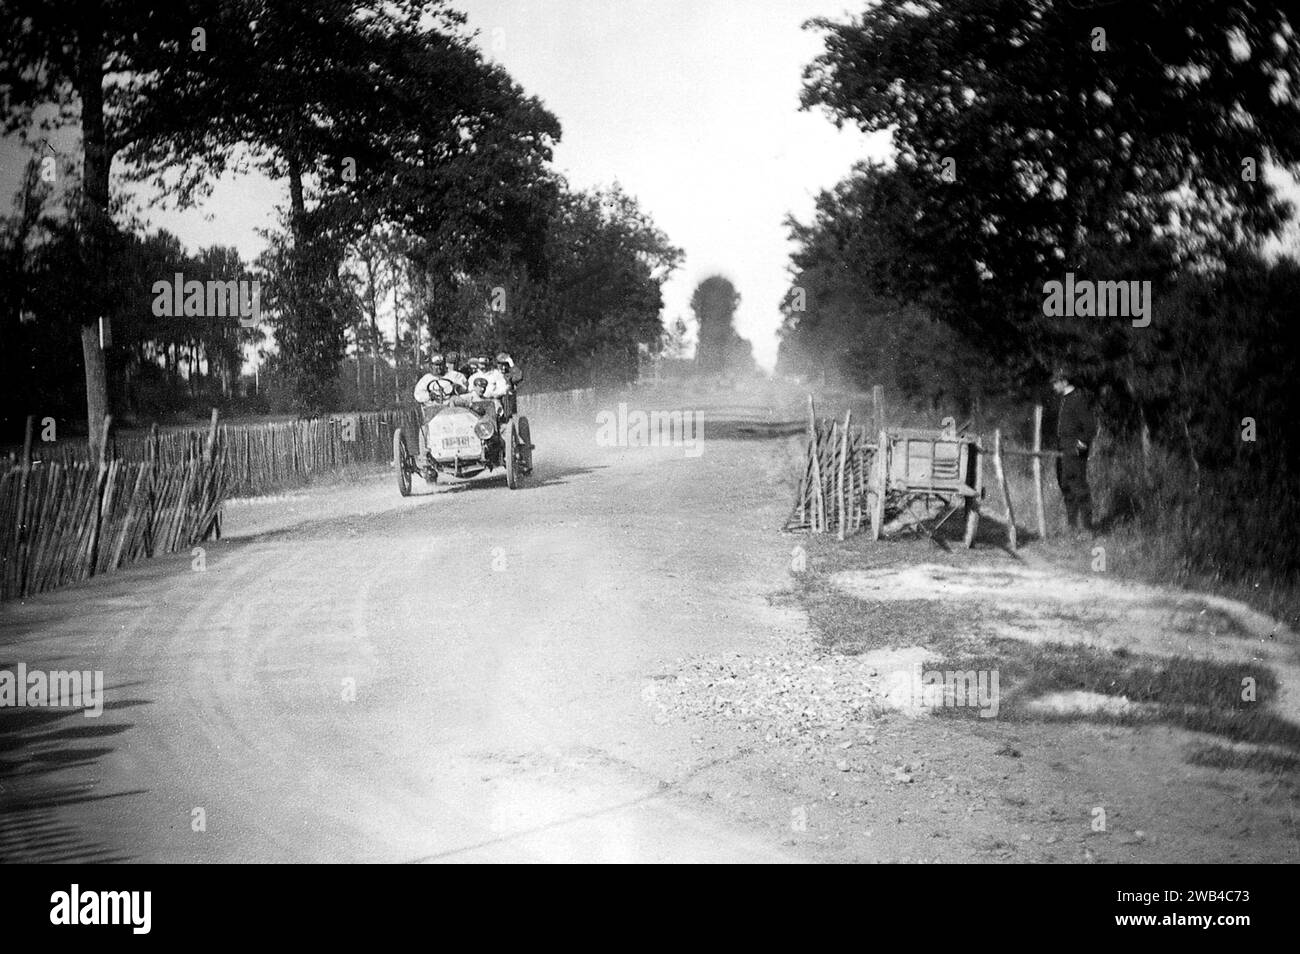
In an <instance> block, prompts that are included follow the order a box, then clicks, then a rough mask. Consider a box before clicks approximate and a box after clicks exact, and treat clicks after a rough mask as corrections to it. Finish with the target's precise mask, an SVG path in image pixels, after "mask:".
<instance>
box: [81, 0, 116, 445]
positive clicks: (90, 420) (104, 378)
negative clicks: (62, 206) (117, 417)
mask: <svg viewBox="0 0 1300 954" xmlns="http://www.w3.org/2000/svg"><path fill="white" fill-rule="evenodd" d="M77 93H78V95H79V96H80V98H81V141H82V153H83V165H82V169H83V177H82V183H81V209H80V216H79V217H80V222H79V225H80V227H81V233H82V240H83V242H85V243H86V246H87V249H88V252H89V255H88V258H89V260H90V261H91V262H95V263H100V262H102V261H103V258H102V256H101V254H100V252H101V250H102V249H103V248H104V244H105V238H106V237H107V235H108V231H109V229H111V228H112V221H111V219H110V218H109V213H108V208H109V205H108V200H109V195H108V173H109V167H110V165H111V164H112V155H111V153H110V152H109V148H108V137H107V134H106V132H105V129H104V57H103V25H102V23H101V22H100V8H99V7H98V6H97V5H96V6H93V7H91V8H90V9H89V10H87V11H85V12H84V14H83V15H82V16H81V17H80V23H79V26H78V28H77ZM90 278H91V286H92V287H94V288H99V287H102V286H101V283H100V282H99V281H98V280H97V279H98V276H90ZM103 304H104V303H103V302H98V301H90V302H87V308H86V311H85V312H84V313H83V314H82V315H81V316H80V318H81V353H82V358H83V359H84V360H85V365H86V425H87V433H88V434H89V435H90V450H91V459H92V460H98V459H99V451H100V450H101V449H102V447H103V434H102V431H103V424H102V422H103V420H104V416H105V415H106V414H107V413H108V367H107V364H106V362H105V361H104V351H103V349H102V348H100V346H99V317H100V315H101V314H102V313H103V310H104V309H103V307H102V306H103Z"/></svg>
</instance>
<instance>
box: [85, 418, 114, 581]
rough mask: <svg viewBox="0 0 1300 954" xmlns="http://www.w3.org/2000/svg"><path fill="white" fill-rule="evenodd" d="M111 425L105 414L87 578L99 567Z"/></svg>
mask: <svg viewBox="0 0 1300 954" xmlns="http://www.w3.org/2000/svg"><path fill="white" fill-rule="evenodd" d="M112 423H113V416H112V415H111V414H105V415H104V429H103V431H101V432H100V435H99V442H98V445H97V446H98V448H99V472H98V474H97V475H96V477H95V522H94V523H93V524H92V525H91V528H90V572H89V573H88V574H87V576H94V575H95V571H96V569H98V567H99V532H100V527H101V526H102V525H103V523H104V491H105V490H106V489H107V487H108V462H107V461H106V460H105V455H106V454H107V453H108V431H109V428H110V427H111V426H112ZM91 426H92V427H93V426H94V425H93V424H92V425H91Z"/></svg>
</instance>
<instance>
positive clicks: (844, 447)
mask: <svg viewBox="0 0 1300 954" xmlns="http://www.w3.org/2000/svg"><path fill="white" fill-rule="evenodd" d="M852 414H853V409H852V408H850V409H849V410H847V411H845V412H844V433H843V434H841V435H840V473H839V486H838V487H837V488H836V496H837V497H838V498H839V499H838V500H837V501H836V503H837V504H838V506H839V511H840V532H839V538H840V539H841V540H843V539H844V522H845V519H846V517H845V513H844V507H845V503H846V501H845V497H844V467H845V464H846V463H847V461H846V458H847V457H848V456H849V420H850V416H851V415H852Z"/></svg>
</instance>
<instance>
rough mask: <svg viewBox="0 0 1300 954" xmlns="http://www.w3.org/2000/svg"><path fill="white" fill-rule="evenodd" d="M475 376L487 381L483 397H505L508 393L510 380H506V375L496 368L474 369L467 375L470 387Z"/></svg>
mask: <svg viewBox="0 0 1300 954" xmlns="http://www.w3.org/2000/svg"><path fill="white" fill-rule="evenodd" d="M476 378H482V379H483V380H484V381H486V382H487V391H485V392H484V395H483V396H484V397H490V398H499V397H505V396H506V395H507V394H509V393H510V382H509V381H507V380H506V376H505V375H504V374H502V373H501V372H500V371H498V370H497V369H496V368H489V369H488V370H486V371H475V372H474V373H473V374H471V375H470V376H469V383H470V386H471V387H472V386H473V384H474V380H475V379H476Z"/></svg>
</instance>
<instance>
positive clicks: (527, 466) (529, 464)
mask: <svg viewBox="0 0 1300 954" xmlns="http://www.w3.org/2000/svg"><path fill="white" fill-rule="evenodd" d="M515 420H516V421H517V422H518V428H517V429H518V431H519V472H520V473H521V474H523V475H524V476H525V477H526V476H528V475H529V474H531V473H532V472H533V435H532V433H531V432H530V431H529V429H528V418H526V417H517V418H515Z"/></svg>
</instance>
